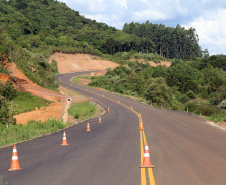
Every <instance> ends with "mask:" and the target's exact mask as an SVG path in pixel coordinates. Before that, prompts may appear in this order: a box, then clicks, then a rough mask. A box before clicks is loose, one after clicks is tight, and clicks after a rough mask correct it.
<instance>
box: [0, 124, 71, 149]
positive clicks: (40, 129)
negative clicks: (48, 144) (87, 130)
mask: <svg viewBox="0 0 226 185" xmlns="http://www.w3.org/2000/svg"><path fill="white" fill-rule="evenodd" d="M67 126H68V124H65V123H63V122H62V121H57V120H48V121H45V122H44V123H43V122H41V121H30V122H29V123H28V124H26V125H21V124H19V125H12V124H10V125H9V127H8V128H7V127H5V126H4V125H2V124H0V133H1V134H0V148H2V147H3V146H4V145H9V144H13V143H17V142H21V141H26V140H30V139H34V138H37V137H39V136H41V135H45V134H48V133H51V132H56V131H58V130H60V129H63V128H66V127H67Z"/></svg>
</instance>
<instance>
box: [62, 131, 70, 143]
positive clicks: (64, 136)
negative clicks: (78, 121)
mask: <svg viewBox="0 0 226 185" xmlns="http://www.w3.org/2000/svg"><path fill="white" fill-rule="evenodd" d="M61 145H63V146H66V145H69V144H67V138H66V133H65V131H64V134H63V141H62V144H61Z"/></svg>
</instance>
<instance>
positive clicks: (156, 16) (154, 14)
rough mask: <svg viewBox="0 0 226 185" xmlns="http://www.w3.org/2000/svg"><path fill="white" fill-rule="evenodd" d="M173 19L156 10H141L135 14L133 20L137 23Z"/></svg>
mask: <svg viewBox="0 0 226 185" xmlns="http://www.w3.org/2000/svg"><path fill="white" fill-rule="evenodd" d="M170 18H171V17H170V16H169V15H167V14H165V13H164V12H162V11H155V10H149V9H148V10H141V11H136V12H134V13H133V19H134V20H135V21H144V20H167V19H170Z"/></svg>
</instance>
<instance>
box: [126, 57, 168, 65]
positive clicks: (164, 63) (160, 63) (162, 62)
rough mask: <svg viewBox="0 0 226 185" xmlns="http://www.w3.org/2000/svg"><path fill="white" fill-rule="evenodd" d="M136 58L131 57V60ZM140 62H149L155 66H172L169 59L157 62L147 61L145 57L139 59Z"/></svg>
mask: <svg viewBox="0 0 226 185" xmlns="http://www.w3.org/2000/svg"><path fill="white" fill-rule="evenodd" d="M135 60H136V59H130V61H135ZM137 61H138V62H142V63H144V64H145V63H149V64H150V66H153V67H156V66H159V65H162V66H166V67H170V65H171V62H169V61H161V62H159V63H155V62H153V61H145V60H144V59H139V60H137Z"/></svg>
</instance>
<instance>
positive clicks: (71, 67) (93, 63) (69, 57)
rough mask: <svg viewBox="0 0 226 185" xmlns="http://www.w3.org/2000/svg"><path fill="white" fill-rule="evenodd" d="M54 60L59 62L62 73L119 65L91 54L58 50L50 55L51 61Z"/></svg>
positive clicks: (102, 68) (58, 65)
mask: <svg viewBox="0 0 226 185" xmlns="http://www.w3.org/2000/svg"><path fill="white" fill-rule="evenodd" d="M52 60H55V61H56V62H57V67H58V71H59V73H60V74H62V73H71V72H78V71H90V70H105V69H107V68H112V69H114V68H115V67H117V66H119V64H117V63H114V62H111V61H107V60H100V58H99V57H97V56H93V55H89V54H65V53H59V52H56V53H54V54H52V55H51V56H50V57H49V62H52Z"/></svg>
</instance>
